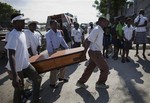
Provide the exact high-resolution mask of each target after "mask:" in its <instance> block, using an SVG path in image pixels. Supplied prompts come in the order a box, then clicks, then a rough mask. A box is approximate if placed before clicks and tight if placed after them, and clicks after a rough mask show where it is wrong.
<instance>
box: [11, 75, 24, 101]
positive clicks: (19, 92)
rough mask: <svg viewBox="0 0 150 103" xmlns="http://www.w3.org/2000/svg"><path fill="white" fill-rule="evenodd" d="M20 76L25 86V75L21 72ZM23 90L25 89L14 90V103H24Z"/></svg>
mask: <svg viewBox="0 0 150 103" xmlns="http://www.w3.org/2000/svg"><path fill="white" fill-rule="evenodd" d="M18 75H19V77H20V79H21V80H22V83H23V84H24V80H23V79H24V77H23V73H22V72H19V73H18ZM23 88H24V87H18V88H14V96H13V102H14V103H22V99H21V96H22V95H23Z"/></svg>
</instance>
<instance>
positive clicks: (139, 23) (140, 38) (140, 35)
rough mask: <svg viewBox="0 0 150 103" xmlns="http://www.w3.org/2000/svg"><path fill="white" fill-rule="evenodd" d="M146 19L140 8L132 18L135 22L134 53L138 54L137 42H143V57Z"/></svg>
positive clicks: (145, 39)
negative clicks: (137, 13)
mask: <svg viewBox="0 0 150 103" xmlns="http://www.w3.org/2000/svg"><path fill="white" fill-rule="evenodd" d="M147 22H148V19H147V17H145V16H144V10H143V9H141V10H140V12H139V15H138V16H137V17H136V18H135V19H134V24H135V27H136V28H135V44H136V54H135V56H138V53H139V52H138V50H139V44H143V58H146V56H145V50H146V43H147V33H146V26H147Z"/></svg>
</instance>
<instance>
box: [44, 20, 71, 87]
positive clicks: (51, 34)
mask: <svg viewBox="0 0 150 103" xmlns="http://www.w3.org/2000/svg"><path fill="white" fill-rule="evenodd" d="M50 27H51V29H50V30H49V31H48V32H47V33H46V48H47V51H48V53H49V55H52V54H53V53H55V52H56V51H58V50H61V49H62V48H61V46H62V47H63V48H65V49H68V48H69V47H68V45H67V43H66V42H65V40H64V38H63V36H62V34H61V32H60V30H58V22H57V21H56V20H51V21H50ZM64 76H65V68H61V69H60V70H52V71H51V72H50V87H52V88H57V87H58V82H57V80H59V81H64V82H68V79H67V78H65V77H64Z"/></svg>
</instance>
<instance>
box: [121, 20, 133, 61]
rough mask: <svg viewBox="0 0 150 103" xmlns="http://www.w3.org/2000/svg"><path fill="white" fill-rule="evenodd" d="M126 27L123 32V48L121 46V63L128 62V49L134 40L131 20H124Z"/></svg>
mask: <svg viewBox="0 0 150 103" xmlns="http://www.w3.org/2000/svg"><path fill="white" fill-rule="evenodd" d="M126 23H127V25H125V26H124V27H123V28H122V30H123V35H124V36H123V40H124V46H123V54H122V60H121V62H122V63H125V61H126V62H130V60H129V58H128V55H129V49H130V48H131V47H132V41H133V39H134V33H135V32H134V30H135V29H134V27H133V26H132V24H131V23H132V19H131V18H128V19H127V20H126Z"/></svg>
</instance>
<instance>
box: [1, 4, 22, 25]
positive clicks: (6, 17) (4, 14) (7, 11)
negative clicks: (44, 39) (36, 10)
mask: <svg viewBox="0 0 150 103" xmlns="http://www.w3.org/2000/svg"><path fill="white" fill-rule="evenodd" d="M15 12H19V11H17V10H16V9H14V8H13V7H12V6H10V5H8V4H7V3H2V2H0V25H1V26H3V27H6V26H7V25H8V24H9V22H10V16H11V15H12V13H15Z"/></svg>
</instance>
